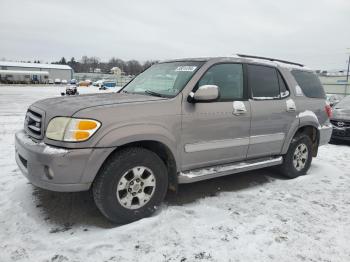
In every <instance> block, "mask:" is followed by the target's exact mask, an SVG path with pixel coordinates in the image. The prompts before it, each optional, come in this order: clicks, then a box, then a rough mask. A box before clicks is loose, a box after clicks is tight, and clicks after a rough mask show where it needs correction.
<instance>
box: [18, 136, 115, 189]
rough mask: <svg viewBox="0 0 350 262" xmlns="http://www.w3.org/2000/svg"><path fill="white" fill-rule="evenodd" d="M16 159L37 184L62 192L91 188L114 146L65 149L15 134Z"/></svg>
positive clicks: (30, 178) (24, 172) (30, 179)
mask: <svg viewBox="0 0 350 262" xmlns="http://www.w3.org/2000/svg"><path fill="white" fill-rule="evenodd" d="M15 149H16V162H17V165H18V166H19V168H20V170H21V171H22V173H23V174H24V175H25V176H26V177H27V178H28V180H29V181H30V182H31V183H32V184H33V185H35V186H37V187H40V188H44V189H48V190H52V191H59V192H75V191H85V190H88V189H89V188H90V186H91V184H92V182H93V180H94V178H95V176H96V174H97V173H98V170H99V168H100V167H101V165H102V164H103V162H104V160H105V159H106V158H107V156H108V155H109V154H110V153H111V152H112V151H113V149H111V148H98V149H96V148H84V149H61V148H57V147H52V146H48V145H46V144H44V143H42V142H41V143H36V142H34V141H33V140H31V138H30V137H28V136H27V135H26V133H25V132H24V131H23V130H21V131H19V132H17V133H16V135H15Z"/></svg>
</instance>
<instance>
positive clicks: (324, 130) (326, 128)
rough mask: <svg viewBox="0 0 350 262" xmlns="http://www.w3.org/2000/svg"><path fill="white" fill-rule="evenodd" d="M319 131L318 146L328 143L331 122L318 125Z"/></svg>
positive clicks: (330, 133) (330, 134)
mask: <svg viewBox="0 0 350 262" xmlns="http://www.w3.org/2000/svg"><path fill="white" fill-rule="evenodd" d="M318 130H319V132H320V141H319V146H322V145H325V144H328V143H329V140H330V139H331V136H332V125H331V124H325V125H323V126H320V127H319V128H318Z"/></svg>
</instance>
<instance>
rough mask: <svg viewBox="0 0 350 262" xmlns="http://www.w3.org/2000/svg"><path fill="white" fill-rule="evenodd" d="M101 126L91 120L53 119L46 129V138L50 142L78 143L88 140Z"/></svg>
mask: <svg viewBox="0 0 350 262" xmlns="http://www.w3.org/2000/svg"><path fill="white" fill-rule="evenodd" d="M100 126H101V123H100V122H98V121H96V120H92V119H78V118H70V117H55V118H53V119H52V120H51V121H50V123H49V125H48V126H47V129H46V137H47V138H49V139H52V140H59V141H67V142H79V141H85V140H88V139H89V138H90V137H91V136H92V135H93V134H94V133H95V132H96V131H97V129H99V127H100Z"/></svg>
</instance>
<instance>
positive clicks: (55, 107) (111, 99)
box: [32, 93, 165, 116]
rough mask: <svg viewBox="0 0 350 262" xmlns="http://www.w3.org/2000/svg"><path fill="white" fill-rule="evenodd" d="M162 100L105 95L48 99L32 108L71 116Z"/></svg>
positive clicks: (128, 95)
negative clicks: (88, 109) (92, 110)
mask: <svg viewBox="0 0 350 262" xmlns="http://www.w3.org/2000/svg"><path fill="white" fill-rule="evenodd" d="M162 99H165V98H161V97H154V96H147V95H138V94H125V93H107V94H106V93H105V94H88V95H79V96H65V97H56V98H48V99H43V100H39V101H37V102H35V103H34V104H33V105H32V106H34V107H37V108H40V109H42V110H44V111H45V112H46V114H48V115H53V114H55V115H60V116H72V115H74V114H75V113H76V112H78V111H80V110H83V109H86V108H90V107H96V106H105V105H114V104H116V105H117V104H125V103H135V102H146V101H156V100H162Z"/></svg>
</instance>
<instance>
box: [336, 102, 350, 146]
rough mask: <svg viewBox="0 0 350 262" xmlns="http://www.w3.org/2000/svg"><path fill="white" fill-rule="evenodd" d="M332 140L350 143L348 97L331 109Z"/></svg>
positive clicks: (349, 106)
mask: <svg viewBox="0 0 350 262" xmlns="http://www.w3.org/2000/svg"><path fill="white" fill-rule="evenodd" d="M331 123H332V125H333V132H332V140H333V141H336V140H346V141H350V96H347V97H345V98H343V99H342V100H341V101H340V102H339V103H337V104H336V105H335V106H334V108H333V116H332V118H331Z"/></svg>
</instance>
